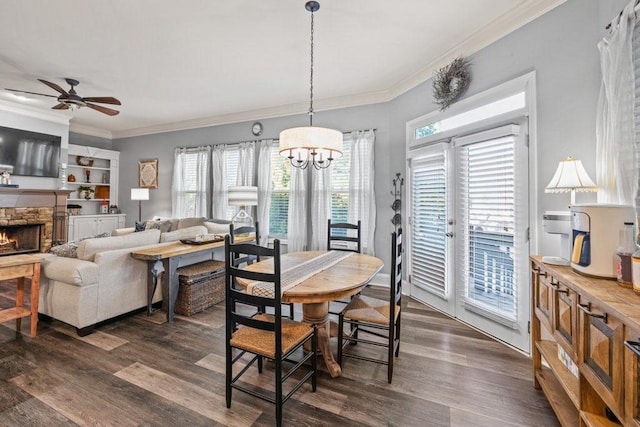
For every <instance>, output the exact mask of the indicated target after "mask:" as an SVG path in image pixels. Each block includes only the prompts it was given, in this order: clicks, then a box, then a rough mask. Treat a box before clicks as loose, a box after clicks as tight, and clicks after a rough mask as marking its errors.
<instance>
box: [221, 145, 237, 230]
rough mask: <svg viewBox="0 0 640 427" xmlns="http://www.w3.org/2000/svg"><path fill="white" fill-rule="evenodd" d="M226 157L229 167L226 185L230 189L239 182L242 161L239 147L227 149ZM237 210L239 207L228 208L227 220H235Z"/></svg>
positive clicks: (226, 163) (231, 206) (230, 206)
mask: <svg viewBox="0 0 640 427" xmlns="http://www.w3.org/2000/svg"><path fill="white" fill-rule="evenodd" d="M224 155H225V159H224V161H225V165H226V167H227V169H226V172H227V176H226V177H225V178H226V183H227V186H226V188H229V187H233V186H235V185H236V182H237V178H238V162H239V161H240V150H239V149H238V147H237V146H235V147H227V149H226V150H225V152H224ZM237 210H238V207H237V206H233V205H229V206H227V219H231V218H233V216H234V215H235V214H236V211H237Z"/></svg>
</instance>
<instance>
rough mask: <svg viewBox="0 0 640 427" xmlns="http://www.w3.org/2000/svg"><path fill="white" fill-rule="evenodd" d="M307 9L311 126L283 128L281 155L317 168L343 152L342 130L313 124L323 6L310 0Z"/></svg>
mask: <svg viewBox="0 0 640 427" xmlns="http://www.w3.org/2000/svg"><path fill="white" fill-rule="evenodd" d="M305 9H306V10H308V11H309V12H311V78H310V82H311V84H310V88H309V126H302V127H296V128H290V129H285V130H283V131H282V132H280V142H279V151H280V155H281V156H283V157H286V158H288V159H289V161H290V162H291V166H293V167H297V168H300V169H305V168H306V167H307V166H308V165H309V164H312V165H313V167H314V168H316V169H324V168H327V167H329V165H330V164H331V162H332V161H333V160H334V159H337V158H340V157H341V156H342V140H343V137H342V132H340V131H337V130H335V129H329V128H324V127H318V126H313V29H314V19H313V17H314V15H313V14H314V12H317V11H318V9H320V3H318V2H317V1H308V2H307V3H306V4H305Z"/></svg>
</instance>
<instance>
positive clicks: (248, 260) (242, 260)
mask: <svg viewBox="0 0 640 427" xmlns="http://www.w3.org/2000/svg"><path fill="white" fill-rule="evenodd" d="M250 233H254V235H255V240H253V243H252V242H245V243H246V244H255V245H259V244H260V226H259V224H258V221H256V222H255V226H253V227H250V226H243V227H238V228H235V227H234V226H233V223H231V224H229V236H231V243H234V238H235V236H238V235H241V234H250ZM260 256H261V255H256V256H249V255H245V256H240V255H238V254H236V257H235V258H234V259H233V265H234V267H238V266H239V265H242V264H253V263H254V262H260Z"/></svg>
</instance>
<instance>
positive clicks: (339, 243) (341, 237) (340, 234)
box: [327, 220, 362, 253]
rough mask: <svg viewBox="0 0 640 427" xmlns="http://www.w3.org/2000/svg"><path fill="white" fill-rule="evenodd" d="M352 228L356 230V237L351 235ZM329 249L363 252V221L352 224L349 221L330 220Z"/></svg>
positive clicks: (328, 232)
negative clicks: (334, 221)
mask: <svg viewBox="0 0 640 427" xmlns="http://www.w3.org/2000/svg"><path fill="white" fill-rule="evenodd" d="M350 230H356V237H353V236H349V231H350ZM353 246H355V248H353ZM327 250H337V251H351V252H358V253H360V252H362V221H358V223H357V224H350V223H348V222H336V223H332V222H331V220H328V222H327Z"/></svg>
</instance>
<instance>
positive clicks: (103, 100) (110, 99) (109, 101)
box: [83, 96, 122, 105]
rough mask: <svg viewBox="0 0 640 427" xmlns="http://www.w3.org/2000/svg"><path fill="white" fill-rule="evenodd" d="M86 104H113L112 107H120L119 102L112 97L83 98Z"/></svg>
mask: <svg viewBox="0 0 640 427" xmlns="http://www.w3.org/2000/svg"><path fill="white" fill-rule="evenodd" d="M83 99H84V100H85V101H87V102H99V103H101V104H113V105H122V104H121V103H120V101H118V100H117V99H116V98H114V97H112V96H92V97H89V98H83Z"/></svg>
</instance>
